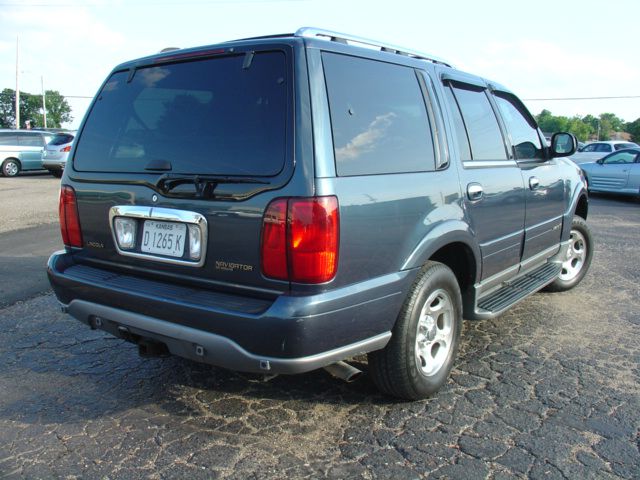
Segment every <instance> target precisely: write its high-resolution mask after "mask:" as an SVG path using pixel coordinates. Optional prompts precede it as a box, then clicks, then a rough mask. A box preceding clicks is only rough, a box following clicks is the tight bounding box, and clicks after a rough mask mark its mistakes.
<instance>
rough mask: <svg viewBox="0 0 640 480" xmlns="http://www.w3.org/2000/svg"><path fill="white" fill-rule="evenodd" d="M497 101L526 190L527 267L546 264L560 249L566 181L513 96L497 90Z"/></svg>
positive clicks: (533, 122) (494, 96) (495, 99)
mask: <svg viewBox="0 0 640 480" xmlns="http://www.w3.org/2000/svg"><path fill="white" fill-rule="evenodd" d="M492 97H493V100H494V101H495V102H496V105H497V107H498V110H499V112H500V116H501V118H502V121H503V123H504V127H505V130H506V132H507V134H508V137H509V143H510V144H511V149H512V152H511V155H512V156H513V158H515V160H516V161H517V162H518V166H519V167H520V172H521V175H522V182H523V184H524V190H525V205H526V214H525V222H524V231H525V238H524V247H523V249H522V258H521V261H522V264H523V267H524V268H527V267H529V266H535V265H536V264H538V263H542V262H544V261H545V260H546V259H547V258H548V257H550V256H551V255H553V254H555V253H556V252H557V251H558V249H559V246H560V236H561V233H562V219H563V211H564V198H565V193H564V181H563V179H562V178H561V176H560V171H561V170H562V169H561V168H559V165H557V162H558V160H555V159H551V160H547V158H546V155H545V152H544V149H543V147H542V139H541V136H540V135H539V132H538V128H537V125H536V123H535V120H534V119H533V117H532V116H531V114H530V113H529V112H528V111H527V109H526V108H525V107H524V105H523V104H522V102H521V101H520V100H519V99H518V98H517V97H516V96H515V95H513V94H512V93H509V92H502V91H494V92H493V95H492Z"/></svg>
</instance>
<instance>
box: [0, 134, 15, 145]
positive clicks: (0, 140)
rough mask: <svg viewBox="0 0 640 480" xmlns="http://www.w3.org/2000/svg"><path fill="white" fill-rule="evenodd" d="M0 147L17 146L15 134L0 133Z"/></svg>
mask: <svg viewBox="0 0 640 480" xmlns="http://www.w3.org/2000/svg"><path fill="white" fill-rule="evenodd" d="M0 145H18V138H17V137H16V134H15V133H0Z"/></svg>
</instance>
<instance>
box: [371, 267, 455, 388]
mask: <svg viewBox="0 0 640 480" xmlns="http://www.w3.org/2000/svg"><path fill="white" fill-rule="evenodd" d="M461 331H462V298H461V295H460V287H459V285H458V281H457V280H456V276H455V275H454V274H453V272H452V271H451V269H449V267H447V266H446V265H443V264H442V263H438V262H427V263H426V264H425V266H424V267H423V268H422V270H421V272H420V274H419V275H418V278H417V279H416V281H415V282H414V284H413V286H412V288H411V291H410V292H409V294H408V295H407V298H406V300H405V303H404V305H403V307H402V310H401V311H400V314H399V316H398V319H397V321H396V324H395V326H394V328H393V332H392V337H391V340H389V343H388V344H387V346H386V347H385V348H384V349H382V350H378V351H375V352H371V353H369V354H368V359H369V372H370V375H371V378H372V380H373V382H374V383H375V384H376V386H377V387H378V388H379V389H380V390H381V391H382V392H384V393H386V394H389V395H392V396H394V397H399V398H403V399H407V400H419V399H422V398H427V397H430V396H431V395H433V394H434V393H436V392H437V391H438V390H439V389H440V387H442V385H444V384H445V383H446V381H447V378H448V377H449V372H450V371H451V368H452V367H453V362H454V360H455V357H456V354H457V352H458V346H459V343H460V332H461Z"/></svg>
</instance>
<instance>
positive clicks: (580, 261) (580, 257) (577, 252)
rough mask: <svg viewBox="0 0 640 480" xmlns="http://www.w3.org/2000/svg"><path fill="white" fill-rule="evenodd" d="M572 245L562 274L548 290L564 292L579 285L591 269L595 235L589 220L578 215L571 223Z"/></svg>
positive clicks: (547, 287)
mask: <svg viewBox="0 0 640 480" xmlns="http://www.w3.org/2000/svg"><path fill="white" fill-rule="evenodd" d="M570 240H571V245H570V247H569V252H568V253H567V255H568V256H567V258H566V259H565V260H564V262H563V263H562V271H561V272H560V275H558V277H557V278H556V279H555V280H554V281H553V282H552V283H550V284H549V285H547V286H546V287H545V290H546V291H548V292H564V291H566V290H570V289H572V288H573V287H575V286H576V285H578V284H579V283H580V282H581V281H582V279H583V278H584V276H585V275H586V274H587V271H588V270H589V266H590V265H591V259H592V258H593V236H592V235H591V230H590V229H589V226H588V225H587V222H586V221H585V220H584V218H582V217H578V216H577V215H576V216H575V217H573V222H572V223H571V236H570Z"/></svg>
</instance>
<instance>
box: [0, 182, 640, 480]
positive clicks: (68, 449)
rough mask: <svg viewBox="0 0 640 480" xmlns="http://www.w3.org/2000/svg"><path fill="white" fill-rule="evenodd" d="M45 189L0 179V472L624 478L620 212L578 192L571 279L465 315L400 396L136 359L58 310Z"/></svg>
mask: <svg viewBox="0 0 640 480" xmlns="http://www.w3.org/2000/svg"><path fill="white" fill-rule="evenodd" d="M58 184H59V180H57V179H55V178H53V177H51V176H49V175H29V176H23V177H17V178H15V179H7V178H0V201H2V204H3V213H2V215H1V216H0V277H1V278H0V293H1V297H0V332H1V333H0V364H1V365H2V366H3V367H2V368H0V478H127V479H130V478H192V479H195V478H229V479H236V478H237V479H246V478H254V479H261V478H265V479H266V478H269V479H271V478H283V479H284V478H287V479H289V478H336V479H342V478H390V479H403V478H440V477H445V478H464V479H472V478H495V479H498V478H513V477H529V478H534V479H536V478H545V479H546V478H552V479H553V478H570V479H573V478H580V479H583V478H597V479H601V478H604V479H607V478H611V479H614V478H625V479H631V478H640V332H639V330H640V315H639V314H638V312H639V311H640V300H639V299H638V293H639V288H638V285H639V283H640V272H639V270H638V265H640V254H639V253H638V249H637V243H638V238H640V204H639V203H638V202H637V201H634V200H627V199H621V198H617V197H606V196H597V197H593V198H592V199H591V202H590V215H589V223H590V225H591V228H592V230H593V233H594V237H595V241H596V253H595V257H594V262H593V264H592V267H591V270H590V272H589V274H588V275H587V277H586V278H585V280H584V281H583V282H582V283H581V284H580V286H579V287H578V288H576V289H574V290H572V291H570V292H566V293H562V294H549V293H539V294H537V295H535V296H533V297H532V298H530V299H528V300H526V301H524V302H523V303H520V304H519V305H518V306H517V307H516V308H514V309H512V310H511V311H509V312H508V313H506V314H505V315H503V316H501V317H499V318H497V319H495V320H491V321H482V322H465V330H464V332H463V343H462V349H461V352H460V354H459V358H458V362H457V366H456V368H455V369H454V371H453V373H452V377H451V380H450V381H449V383H448V385H447V386H446V388H444V389H443V390H442V391H441V392H440V393H439V394H438V396H437V397H435V398H433V399H430V400H427V401H420V402H413V403H406V402H398V401H395V400H393V399H390V398H387V397H384V396H382V395H380V394H379V393H377V391H376V389H375V388H374V386H373V385H372V383H371V382H370V380H369V379H368V378H367V377H366V376H363V377H362V378H361V379H360V380H359V381H357V382H355V383H352V384H346V383H342V382H341V381H339V380H336V379H333V378H331V377H330V376H329V375H328V374H327V373H325V372H324V371H316V372H311V373H308V374H305V375H299V376H279V377H275V378H263V377H260V376H254V375H248V374H240V373H234V372H229V371H225V370H222V369H216V368H212V367H209V366H205V365H200V364H196V363H192V362H189V361H187V360H182V359H179V358H166V359H143V358H140V357H139V356H138V354H137V348H136V347H135V346H134V345H130V344H127V343H124V342H123V341H121V340H118V339H115V338H112V337H109V336H107V335H105V334H103V333H99V332H95V331H91V330H89V329H88V328H87V327H85V326H83V325H81V324H80V323H79V322H77V321H76V320H73V319H72V318H71V317H69V316H66V315H63V314H61V313H60V312H59V310H58V308H57V303H56V300H55V298H54V296H53V295H52V294H51V293H50V291H48V290H47V286H46V279H45V266H44V262H45V261H46V256H47V253H48V252H50V251H52V250H53V249H55V248H58V247H59V246H60V240H59V233H58V227H57V223H55V222H56V221H57V191H58ZM356 362H357V363H359V366H360V367H361V368H362V369H363V370H366V362H365V359H356Z"/></svg>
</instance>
